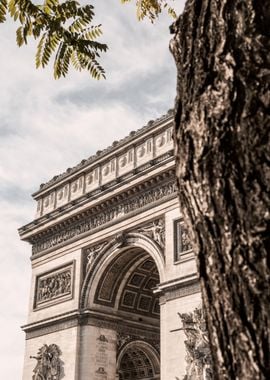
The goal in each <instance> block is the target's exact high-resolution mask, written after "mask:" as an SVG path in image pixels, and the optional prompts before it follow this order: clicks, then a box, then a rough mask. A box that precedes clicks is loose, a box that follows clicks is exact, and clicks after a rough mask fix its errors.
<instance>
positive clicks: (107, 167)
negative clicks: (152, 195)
mask: <svg viewBox="0 0 270 380" xmlns="http://www.w3.org/2000/svg"><path fill="white" fill-rule="evenodd" d="M166 122H167V123H166ZM164 124H165V125H164V126H161V128H159V129H153V131H152V133H150V134H142V131H141V132H140V135H141V138H140V139H139V140H138V141H136V143H133V144H130V143H129V142H128V141H127V140H125V141H123V142H125V143H126V144H122V145H121V149H120V150H119V147H118V150H117V152H116V153H115V154H114V155H109V157H106V155H108V154H109V153H110V152H111V151H112V150H116V145H115V144H113V145H114V146H113V147H112V148H113V149H112V150H110V149H107V150H105V151H104V152H103V154H102V155H100V154H98V155H96V156H95V157H94V158H91V159H89V160H83V161H82V162H81V164H79V165H77V166H76V167H74V168H73V169H68V170H67V172H66V173H64V174H63V175H59V176H55V177H54V178H53V180H51V181H49V182H48V184H46V185H41V189H40V191H38V192H37V193H35V194H34V196H35V198H36V200H37V212H36V217H37V218H40V217H42V216H43V215H46V214H48V213H50V212H51V211H52V210H55V209H58V208H59V207H62V206H63V205H65V204H67V203H69V202H72V201H73V200H74V199H77V198H79V197H80V196H82V195H84V194H88V193H89V192H92V191H93V190H95V189H98V188H99V187H101V186H106V185H107V184H108V183H111V182H113V181H115V180H118V179H119V178H120V177H122V176H124V175H127V174H128V173H132V172H133V171H134V170H137V168H140V167H143V166H144V165H145V164H147V163H149V162H150V161H151V160H155V159H157V158H158V157H160V156H162V155H164V154H165V153H167V152H169V151H172V150H173V141H172V131H173V126H172V118H171V117H169V118H168V119H167V120H165V123H164ZM159 127H160V126H159ZM133 138H134V136H133ZM82 169H84V170H82ZM76 172H78V173H77V175H76ZM72 174H73V176H72ZM70 177H72V178H70ZM64 179H65V180H64ZM61 180H62V182H61V184H58V182H60V181H61ZM63 180H64V181H63ZM57 185H58V186H57ZM52 187H53V188H52ZM46 189H48V190H47V191H45V192H44V190H46ZM40 193H42V194H40Z"/></svg>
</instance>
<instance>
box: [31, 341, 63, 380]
mask: <svg viewBox="0 0 270 380" xmlns="http://www.w3.org/2000/svg"><path fill="white" fill-rule="evenodd" d="M60 355H61V352H60V349H59V347H58V346H57V345H56V344H50V345H49V346H48V345H47V344H44V345H43V346H42V347H41V348H40V349H39V350H38V353H37V356H30V358H33V359H36V360H37V364H36V366H35V368H34V369H33V372H34V374H33V376H32V380H59V379H60V374H61V361H60V359H59V356H60Z"/></svg>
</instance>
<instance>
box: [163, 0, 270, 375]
mask: <svg viewBox="0 0 270 380" xmlns="http://www.w3.org/2000/svg"><path fill="white" fill-rule="evenodd" d="M172 32H173V33H175V35H174V38H173V39H172V41H171V44H170V48H171V51H172V53H173V55H174V57H175V61H176V65H177V69H178V84H177V98H176V106H175V135H174V138H175V146H176V152H175V153H176V175H177V180H178V186H179V197H180V203H181V209H182V212H183V214H184V217H185V219H186V222H187V224H188V226H189V230H190V233H191V235H192V238H193V240H194V241H195V243H194V250H195V253H196V258H197V265H198V273H199V277H200V283H201V290H202V297H203V304H204V308H205V313H206V319H207V325H208V330H209V337H210V342H211V351H212V357H213V362H214V373H215V376H214V380H216V379H243V380H256V379H268V380H269V379H270V292H269V284H270V256H269V255H267V251H268V253H269V246H270V245H269V242H270V241H269V240H270V238H269V221H270V214H269V210H270V199H269V179H270V168H269V161H270V151H269V128H268V126H269V125H270V120H269V105H270V104H269V103H270V102H269V100H270V95H269V71H270V58H269V51H270V49H269V32H270V3H269V1H267V0H253V1H252V0H245V1H243V0H188V1H187V3H186V7H185V11H184V13H183V14H182V15H181V16H180V18H179V19H178V20H177V21H176V22H175V24H174V25H173V26H172Z"/></svg>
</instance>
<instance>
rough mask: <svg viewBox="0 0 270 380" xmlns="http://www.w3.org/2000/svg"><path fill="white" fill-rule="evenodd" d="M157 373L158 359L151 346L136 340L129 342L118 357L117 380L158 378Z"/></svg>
mask: <svg viewBox="0 0 270 380" xmlns="http://www.w3.org/2000/svg"><path fill="white" fill-rule="evenodd" d="M159 373H160V371H159V359H158V358H157V356H156V354H155V352H153V348H151V347H143V345H140V344H138V342H133V343H132V344H130V345H129V346H128V347H127V348H126V349H125V350H124V352H123V353H122V355H121V358H120V359H119V363H118V376H119V380H139V379H140V380H148V379H152V380H153V379H159Z"/></svg>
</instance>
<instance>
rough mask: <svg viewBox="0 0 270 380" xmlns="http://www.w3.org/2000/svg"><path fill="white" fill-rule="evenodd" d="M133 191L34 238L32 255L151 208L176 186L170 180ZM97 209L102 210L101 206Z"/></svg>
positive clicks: (174, 192)
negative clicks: (107, 205) (109, 204)
mask: <svg viewBox="0 0 270 380" xmlns="http://www.w3.org/2000/svg"><path fill="white" fill-rule="evenodd" d="M133 190H134V191H133V192H132V191H131V193H133V194H134V193H135V194H136V195H129V196H127V198H126V200H122V201H119V200H118V201H117V200H116V202H115V205H113V206H111V207H106V209H105V210H104V211H97V210H93V212H92V213H91V214H90V215H88V216H84V217H83V216H82V217H81V218H79V220H78V218H76V220H75V221H74V222H73V223H71V225H69V226H64V227H63V228H62V229H61V228H60V230H59V231H57V232H55V233H53V232H52V231H51V230H50V229H49V230H48V232H47V236H46V234H45V236H44V234H43V235H41V236H40V237H39V236H34V238H33V254H34V255H35V254H37V253H39V252H42V251H44V250H47V249H50V248H53V247H56V246H58V245H60V244H62V243H64V242H67V241H69V240H71V239H73V238H75V237H77V236H80V235H82V234H84V233H86V232H88V231H94V230H95V229H97V228H99V227H100V226H103V225H106V224H108V223H110V222H113V221H116V220H118V219H120V218H122V217H125V216H129V214H131V213H132V212H136V211H138V210H141V209H143V208H145V207H148V206H151V205H153V204H154V203H155V202H158V201H159V200H162V199H164V198H166V197H168V196H170V195H175V194H176V185H175V181H174V180H170V181H168V182H165V183H163V184H162V183H160V184H159V185H158V186H155V187H152V188H150V189H149V190H147V191H143V192H142V191H141V192H140V193H139V192H137V191H136V189H133ZM118 198H119V197H118ZM123 198H124V197H123ZM112 203H114V202H112ZM99 209H102V205H101V207H99ZM158 228H159V227H158ZM157 234H158V233H157ZM158 235H160V234H158Z"/></svg>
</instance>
